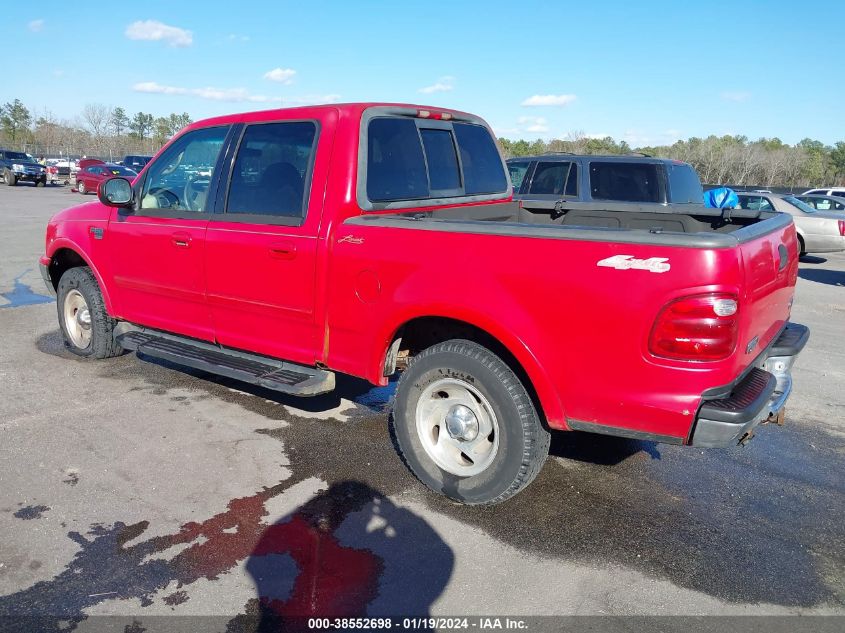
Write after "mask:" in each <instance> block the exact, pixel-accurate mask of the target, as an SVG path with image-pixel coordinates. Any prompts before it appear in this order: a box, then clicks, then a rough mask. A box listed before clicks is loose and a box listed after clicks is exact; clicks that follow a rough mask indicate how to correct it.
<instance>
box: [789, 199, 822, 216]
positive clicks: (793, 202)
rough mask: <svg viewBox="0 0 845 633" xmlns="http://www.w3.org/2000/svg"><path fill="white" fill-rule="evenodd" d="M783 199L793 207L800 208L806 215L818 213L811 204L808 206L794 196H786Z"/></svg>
mask: <svg viewBox="0 0 845 633" xmlns="http://www.w3.org/2000/svg"><path fill="white" fill-rule="evenodd" d="M783 199H784V200H786V201H787V202H788V203H789V204H791V205H792V206H793V207H798V208H799V209H801V210H802V211H803V212H804V213H815V212H816V210H815V209H814V208H813V207H811V206H810V205H809V204H807V203H806V202H801V201H800V200H799V199H798V198H796V197H794V196H784V198H783Z"/></svg>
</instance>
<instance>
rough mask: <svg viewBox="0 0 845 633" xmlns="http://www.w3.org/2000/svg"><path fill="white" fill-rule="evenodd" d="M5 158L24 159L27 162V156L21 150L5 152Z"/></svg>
mask: <svg viewBox="0 0 845 633" xmlns="http://www.w3.org/2000/svg"><path fill="white" fill-rule="evenodd" d="M6 160H25V161H27V162H29V156H27V155H26V154H24V153H23V152H6Z"/></svg>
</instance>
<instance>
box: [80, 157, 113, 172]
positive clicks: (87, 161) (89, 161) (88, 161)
mask: <svg viewBox="0 0 845 633" xmlns="http://www.w3.org/2000/svg"><path fill="white" fill-rule="evenodd" d="M105 164H106V161H104V160H100V159H99V158H80V159H79V160H78V161H76V167H77V171H79V170H80V169H85V168H86V167H88V166H90V165H105Z"/></svg>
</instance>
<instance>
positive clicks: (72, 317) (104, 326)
mask: <svg viewBox="0 0 845 633" xmlns="http://www.w3.org/2000/svg"><path fill="white" fill-rule="evenodd" d="M56 295H57V296H56V305H57V307H58V311H59V325H60V326H61V328H62V334H63V335H64V339H65V346H66V347H67V348H68V349H69V350H70V351H71V352H73V353H74V354H76V355H78V356H87V357H89V358H110V357H112V356H119V355H120V354H122V353H123V349H122V348H121V347H120V345H119V344H118V343H116V342H115V341H114V338H113V336H112V333H113V331H114V326H115V325H116V323H117V321H115V320H114V319H112V318H111V317H110V316H109V315H108V313H107V312H106V307H105V303H104V302H103V295H102V293H101V292H100V286H99V284H98V283H97V278H96V277H94V273H92V272H91V269H90V268H88V267H87V266H80V267H78V268H71V269H70V270H68V271H67V272H65V274H64V275H62V278H61V279H60V280H59V287H58V288H57V289H56Z"/></svg>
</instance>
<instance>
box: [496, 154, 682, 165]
mask: <svg viewBox="0 0 845 633" xmlns="http://www.w3.org/2000/svg"><path fill="white" fill-rule="evenodd" d="M573 158H586V159H589V160H592V159H597V158H598V159H601V160H603V161H612V162H625V163H630V162H632V161H634V162H641V163H666V164H672V165H686V164H687V163H685V162H683V161H680V160H675V159H672V158H657V157H656V156H646V155H644V154H570V153H568V152H550V153H548V154H534V155H532V156H512V157H511V158H508V160H507V162H509V163H510V162H512V161H520V160H542V161H546V162H555V161H562V162H566V161H571V160H572V159H573Z"/></svg>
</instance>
